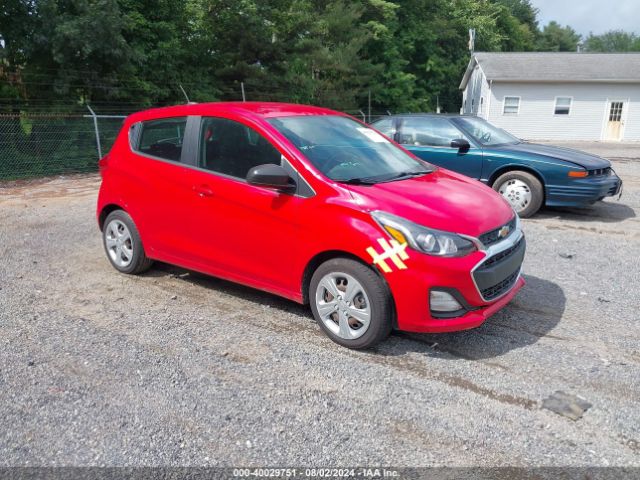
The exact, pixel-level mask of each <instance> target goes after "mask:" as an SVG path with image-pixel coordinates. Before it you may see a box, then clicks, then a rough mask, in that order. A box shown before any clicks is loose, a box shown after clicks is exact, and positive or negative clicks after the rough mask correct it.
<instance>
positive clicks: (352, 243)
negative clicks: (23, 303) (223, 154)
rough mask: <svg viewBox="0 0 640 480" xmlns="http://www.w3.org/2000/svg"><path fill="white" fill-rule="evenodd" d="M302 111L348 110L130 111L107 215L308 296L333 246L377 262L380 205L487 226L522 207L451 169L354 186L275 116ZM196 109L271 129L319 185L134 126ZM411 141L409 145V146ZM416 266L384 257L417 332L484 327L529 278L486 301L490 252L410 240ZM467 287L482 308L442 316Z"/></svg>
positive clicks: (186, 262) (170, 253)
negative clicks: (453, 250) (184, 160)
mask: <svg viewBox="0 0 640 480" xmlns="http://www.w3.org/2000/svg"><path fill="white" fill-rule="evenodd" d="M292 115H344V114H342V113H338V112H335V111H332V110H327V109H323V108H317V107H309V106H303V105H288V104H273V103H252V102H247V103H215V104H193V105H182V106H176V107H168V108H161V109H152V110H148V111H145V112H140V113H136V114H133V115H131V116H130V117H128V118H127V119H126V120H125V122H124V126H123V128H122V131H121V133H120V134H119V136H118V138H117V139H116V141H115V143H114V145H113V147H112V149H111V151H110V153H109V154H108V156H107V157H105V159H103V160H101V163H100V168H101V174H102V178H103V181H102V186H101V189H100V194H99V197H98V205H97V215H98V220H99V222H101V221H102V220H103V219H104V212H106V211H108V210H109V208H112V207H118V208H122V209H124V210H125V211H127V212H128V213H129V215H131V217H132V219H133V221H134V222H135V224H136V226H137V228H138V230H139V233H140V237H141V239H142V243H143V245H144V247H145V252H146V254H147V256H149V257H150V258H153V259H155V260H159V261H163V262H167V263H171V264H175V265H179V266H182V267H184V268H188V269H192V270H195V271H199V272H203V273H206V274H210V275H214V276H216V277H220V278H224V279H227V280H231V281H234V282H238V283H241V284H244V285H247V286H250V287H254V288H258V289H262V290H265V291H268V292H272V293H275V294H277V295H281V296H284V297H287V298H289V299H292V300H294V301H297V302H301V303H302V302H304V301H306V299H305V295H304V293H305V291H304V289H305V286H304V281H305V280H308V278H307V277H305V273H306V270H307V267H308V266H309V265H310V264H312V262H313V260H314V259H315V258H318V256H325V255H348V256H351V257H357V258H359V259H360V260H361V261H362V262H364V263H366V264H369V265H372V258H371V256H370V255H369V254H368V253H367V249H368V248H369V247H372V246H373V247H374V248H375V247H376V246H377V245H378V239H380V238H389V236H388V234H387V233H386V232H385V231H384V230H383V229H382V228H381V227H380V226H379V225H378V224H377V223H376V222H375V221H374V220H373V218H372V217H371V215H370V212H371V211H373V210H382V211H385V212H388V213H392V214H395V215H398V216H401V217H404V218H407V219H409V220H411V221H413V222H415V223H419V224H423V225H426V226H428V227H430V228H435V229H439V230H445V231H451V232H455V233H460V234H465V235H469V236H473V237H477V236H479V235H480V234H482V233H484V232H487V231H489V230H491V229H494V228H497V227H499V226H501V225H503V224H505V223H506V222H508V221H509V220H510V219H511V218H513V215H514V213H513V211H512V209H511V207H510V206H509V205H508V204H507V203H506V201H504V200H503V199H502V197H501V196H500V195H499V194H497V193H496V192H494V191H493V190H492V189H490V188H489V187H486V186H484V185H483V184H481V183H479V182H477V181H475V180H471V179H469V178H467V177H465V176H463V175H459V174H456V173H453V172H449V171H447V170H444V169H438V170H437V171H435V172H433V173H431V174H428V175H424V176H422V177H417V178H412V179H407V180H402V181H397V182H389V183H382V184H376V185H373V186H356V185H345V184H341V183H337V182H334V181H332V180H330V179H328V178H327V177H325V176H324V175H323V174H322V173H321V172H320V171H318V170H317V169H316V168H315V167H314V166H313V164H312V163H311V162H310V161H309V160H308V159H306V158H305V157H304V155H303V154H302V153H301V152H300V151H299V150H298V149H297V148H295V146H293V145H292V144H291V143H290V142H289V141H288V140H287V139H286V138H285V137H284V136H283V135H282V134H281V133H280V132H278V131H277V130H276V129H275V128H274V127H273V126H272V125H271V124H269V123H268V122H267V121H266V119H267V118H270V117H276V116H292ZM187 116H216V117H222V118H227V119H231V120H235V121H237V122H240V123H242V124H245V125H247V126H249V127H252V128H253V129H255V130H256V131H257V132H258V133H260V134H261V135H262V136H264V137H265V138H266V139H267V140H268V141H269V142H270V143H271V144H272V145H273V146H274V147H276V148H277V149H278V151H279V152H280V153H281V154H282V155H283V156H284V157H285V158H286V159H287V160H288V161H289V163H291V165H292V166H293V167H294V168H295V169H296V170H297V171H298V173H299V174H300V175H301V176H302V177H303V178H304V180H305V181H306V182H307V183H308V184H309V186H310V187H311V188H312V189H313V191H314V192H315V195H313V196H312V197H310V198H303V197H299V196H295V195H290V194H286V193H282V192H278V191H276V190H272V189H269V188H262V187H257V186H254V185H250V184H248V183H246V182H245V181H242V180H238V179H233V178H230V177H227V176H223V175H218V174H216V173H214V172H211V171H207V170H204V169H200V168H195V167H189V166H185V165H183V164H179V163H173V162H170V161H162V160H158V159H154V158H150V157H147V156H145V155H142V154H139V153H136V152H135V151H133V150H132V149H131V147H130V141H129V130H130V127H131V126H132V125H134V124H135V123H137V122H140V121H145V120H152V119H159V118H168V117H187ZM399 148H401V147H399ZM406 252H407V254H408V255H409V258H408V259H407V260H406V261H405V263H406V266H407V268H406V270H398V269H393V270H392V271H391V272H390V273H385V272H383V271H381V270H380V269H379V268H377V267H375V266H373V267H372V268H374V269H376V270H377V271H378V273H379V274H380V275H381V276H382V277H383V278H384V279H385V281H386V282H387V284H388V286H389V288H390V290H391V293H392V295H393V299H394V304H395V311H396V317H397V318H396V326H397V328H399V329H401V330H406V331H414V332H444V331H454V330H462V329H467V328H473V327H476V326H478V325H480V324H481V323H482V322H484V321H485V320H486V319H487V318H488V317H489V316H490V315H492V314H493V313H495V312H496V311H497V310H499V309H500V308H502V307H503V306H504V305H506V304H507V303H508V302H509V301H510V300H511V299H512V298H513V296H514V295H515V294H516V293H517V291H518V290H519V289H520V288H521V287H522V286H523V285H524V281H523V280H522V278H518V280H517V282H516V283H515V285H514V286H513V287H512V288H511V290H510V291H509V292H508V293H507V294H506V295H504V296H502V297H500V298H499V299H497V300H495V301H492V302H485V301H484V300H483V299H482V298H481V296H480V294H479V292H478V289H477V288H476V286H475V284H474V282H473V278H472V276H471V271H472V269H473V268H474V267H475V266H476V265H478V263H479V262H480V261H481V260H482V259H483V258H484V257H485V256H486V255H487V254H486V253H485V252H483V251H475V252H473V253H471V254H469V255H467V256H464V257H460V258H443V257H437V256H430V255H427V254H424V253H421V252H418V251H415V250H412V249H410V248H408V249H407V250H406ZM433 286H438V287H450V288H455V289H457V290H458V291H459V292H460V293H461V294H462V296H463V297H464V299H465V300H466V302H467V303H468V304H469V305H470V306H472V307H476V308H477V309H476V310H473V311H471V312H469V313H467V314H466V315H464V316H462V317H458V318H452V319H438V318H433V317H432V316H431V313H430V309H429V289H430V288H431V287H433Z"/></svg>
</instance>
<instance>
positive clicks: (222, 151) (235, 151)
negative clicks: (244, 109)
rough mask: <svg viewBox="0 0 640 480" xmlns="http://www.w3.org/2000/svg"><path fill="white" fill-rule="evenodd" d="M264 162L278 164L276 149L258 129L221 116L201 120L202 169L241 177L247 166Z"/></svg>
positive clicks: (250, 166) (278, 155) (244, 174)
mask: <svg viewBox="0 0 640 480" xmlns="http://www.w3.org/2000/svg"><path fill="white" fill-rule="evenodd" d="M265 163H274V164H276V165H280V163H281V162H280V152H278V150H276V149H275V147H274V146H273V145H271V144H270V143H269V142H268V141H267V140H266V139H265V138H264V137H263V136H262V135H260V134H259V133H258V132H256V131H255V130H253V129H252V128H250V127H247V126H245V125H242V124H241V123H238V122H234V121H233V120H227V119H225V118H205V119H203V121H202V131H201V142H200V166H201V167H202V168H206V169H207V170H212V171H214V172H219V173H223V174H225V175H231V176H233V177H238V178H245V177H246V176H247V173H248V172H249V170H250V169H251V168H253V167H256V166H258V165H263V164H265Z"/></svg>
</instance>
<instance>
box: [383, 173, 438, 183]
mask: <svg viewBox="0 0 640 480" xmlns="http://www.w3.org/2000/svg"><path fill="white" fill-rule="evenodd" d="M432 171H433V170H412V171H408V172H399V173H396V174H394V175H393V176H391V177H387V178H385V179H384V180H382V181H383V182H393V181H395V180H403V179H405V178H411V177H420V176H422V175H426V174H427V173H431V172H432Z"/></svg>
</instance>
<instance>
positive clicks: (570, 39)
mask: <svg viewBox="0 0 640 480" xmlns="http://www.w3.org/2000/svg"><path fill="white" fill-rule="evenodd" d="M580 38H581V36H580V35H579V34H578V33H576V31H575V30H574V29H573V28H571V27H570V26H568V25H567V26H566V27H563V26H561V25H560V24H559V23H557V22H549V24H548V25H547V26H545V27H544V29H543V30H542V33H541V34H540V37H539V39H538V50H541V51H545V52H575V51H576V50H577V48H578V42H580Z"/></svg>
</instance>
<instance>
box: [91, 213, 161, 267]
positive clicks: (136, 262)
mask: <svg viewBox="0 0 640 480" xmlns="http://www.w3.org/2000/svg"><path fill="white" fill-rule="evenodd" d="M114 220H115V221H119V222H122V223H123V224H124V225H125V226H126V228H127V229H128V230H129V234H130V236H131V240H130V243H129V244H130V250H131V251H132V252H133V254H132V257H131V260H130V262H129V263H128V264H127V265H119V264H118V263H116V261H115V260H114V259H113V258H112V256H111V254H110V252H109V248H108V247H107V241H108V240H107V237H108V227H109V225H110V224H111V222H113V221H114ZM102 245H103V246H104V251H105V253H106V254H107V258H108V259H109V262H110V263H111V265H112V266H113V268H115V269H116V270H118V271H119V272H121V273H126V274H130V275H137V274H139V273H143V272H146V271H147V270H149V268H151V265H153V260H151V259H150V258H148V257H147V255H146V253H145V251H144V247H143V245H142V240H140V234H139V233H138V229H137V228H136V224H135V223H133V220H132V219H131V217H130V216H129V214H128V213H127V212H125V211H124V210H114V211H113V212H111V213H110V214H109V215H107V218H106V219H105V221H104V224H103V228H102Z"/></svg>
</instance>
